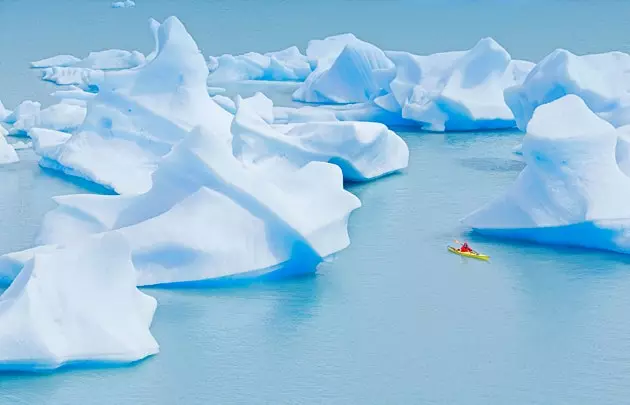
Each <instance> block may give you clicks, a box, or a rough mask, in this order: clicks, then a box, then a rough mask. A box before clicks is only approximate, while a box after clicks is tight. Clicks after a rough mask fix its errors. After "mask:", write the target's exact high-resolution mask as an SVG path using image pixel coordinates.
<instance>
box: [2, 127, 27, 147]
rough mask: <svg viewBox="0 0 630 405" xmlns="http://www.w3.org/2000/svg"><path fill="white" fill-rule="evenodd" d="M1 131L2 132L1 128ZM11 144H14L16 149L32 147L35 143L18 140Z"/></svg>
mask: <svg viewBox="0 0 630 405" xmlns="http://www.w3.org/2000/svg"><path fill="white" fill-rule="evenodd" d="M0 132H2V131H1V130H0ZM11 146H13V149H15V150H22V149H30V148H32V147H33V143H32V142H23V141H17V142H14V143H12V144H11Z"/></svg>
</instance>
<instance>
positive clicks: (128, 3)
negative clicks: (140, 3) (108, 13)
mask: <svg viewBox="0 0 630 405" xmlns="http://www.w3.org/2000/svg"><path fill="white" fill-rule="evenodd" d="M135 5H136V2H135V1H133V0H124V1H115V2H113V3H112V8H129V7H135Z"/></svg>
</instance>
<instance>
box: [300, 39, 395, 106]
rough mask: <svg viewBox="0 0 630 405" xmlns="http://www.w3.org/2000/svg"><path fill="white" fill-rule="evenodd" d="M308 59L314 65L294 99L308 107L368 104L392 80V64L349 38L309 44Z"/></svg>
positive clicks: (377, 51)
mask: <svg viewBox="0 0 630 405" xmlns="http://www.w3.org/2000/svg"><path fill="white" fill-rule="evenodd" d="M307 55H308V57H309V59H310V60H311V61H312V62H313V63H314V64H315V65H316V67H315V70H314V71H313V72H312V73H311V74H310V75H309V76H308V77H307V79H306V81H305V82H304V83H303V84H302V85H301V86H300V87H299V88H298V89H297V90H296V91H295V93H293V99H294V100H297V101H303V102H309V103H327V104H348V103H361V102H366V101H371V100H372V99H374V98H375V97H378V96H380V95H382V94H383V92H384V89H385V88H386V87H387V85H388V83H389V82H390V81H391V80H392V79H393V78H394V75H395V72H396V70H395V66H394V63H393V62H392V61H391V60H389V58H387V56H385V53H384V52H383V51H382V50H380V49H379V48H378V47H376V46H374V45H372V44H370V43H367V42H364V41H361V40H359V39H357V38H356V37H354V35H352V34H344V35H339V36H334V37H328V38H326V39H324V40H318V41H311V42H309V47H308V49H307Z"/></svg>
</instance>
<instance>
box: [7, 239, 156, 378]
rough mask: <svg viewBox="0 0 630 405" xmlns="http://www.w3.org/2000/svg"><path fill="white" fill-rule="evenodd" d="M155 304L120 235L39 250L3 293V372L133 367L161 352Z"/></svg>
mask: <svg viewBox="0 0 630 405" xmlns="http://www.w3.org/2000/svg"><path fill="white" fill-rule="evenodd" d="M156 306H157V303H156V301H155V299H154V298H153V297H150V296H148V295H145V294H143V293H142V292H140V291H139V290H138V289H137V288H136V279H135V274H134V270H133V265H132V263H131V260H130V252H129V247H128V246H127V245H126V243H125V241H124V239H123V238H122V237H120V236H119V235H116V234H115V233H111V234H107V235H104V236H102V237H99V238H92V239H89V240H86V241H83V242H80V243H78V244H77V245H76V247H75V249H72V250H70V249H57V250H51V251H47V252H40V253H38V254H36V255H34V256H33V257H32V258H31V259H30V260H28V262H26V263H25V265H24V269H23V270H22V271H21V272H20V273H19V275H17V277H16V279H15V281H14V282H13V283H12V284H11V286H10V287H9V288H8V289H7V290H6V291H5V292H4V294H2V296H0V370H20V371H48V370H53V369H56V368H59V367H62V366H82V365H86V364H87V365H97V366H98V365H111V364H124V363H131V362H135V361H138V360H141V359H144V358H146V357H147V356H150V355H153V354H155V353H157V352H158V349H159V347H158V344H157V342H156V341H155V339H154V338H153V336H152V335H151V332H150V331H149V327H150V326H151V322H152V320H153V314H154V312H155V309H156Z"/></svg>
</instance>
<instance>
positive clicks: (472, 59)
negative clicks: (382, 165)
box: [375, 38, 534, 132]
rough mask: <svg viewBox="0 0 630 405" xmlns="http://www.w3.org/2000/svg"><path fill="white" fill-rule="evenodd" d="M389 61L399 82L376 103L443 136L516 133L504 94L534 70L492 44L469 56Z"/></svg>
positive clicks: (395, 55) (394, 55) (396, 56)
mask: <svg viewBox="0 0 630 405" xmlns="http://www.w3.org/2000/svg"><path fill="white" fill-rule="evenodd" d="M387 56H388V57H389V58H391V59H392V60H393V61H394V63H395V64H396V71H397V72H396V77H395V78H394V79H393V80H392V81H391V83H390V84H389V90H390V91H389V93H388V94H387V95H385V96H383V97H380V98H378V99H376V100H375V103H376V104H377V105H379V106H381V107H382V108H383V109H385V110H388V111H391V112H397V113H400V114H401V115H402V117H403V118H405V119H408V120H412V121H416V122H418V123H419V124H420V125H421V127H422V128H423V129H427V130H431V131H440V132H441V131H463V130H479V129H502V128H511V127H514V125H515V121H514V115H513V114H512V112H511V111H510V109H509V108H508V106H507V105H506V103H505V101H504V99H503V92H504V90H505V89H506V88H508V87H511V86H514V85H516V84H518V83H520V82H522V81H523V80H524V79H525V77H526V75H527V73H528V72H529V71H530V70H531V69H532V67H533V66H534V64H533V63H530V62H525V61H517V60H512V58H511V57H510V55H509V54H508V53H507V51H506V50H505V49H503V47H501V46H500V45H499V44H498V43H497V42H495V41H494V40H493V39H491V38H485V39H482V40H481V41H479V42H478V43H477V44H476V45H475V46H474V47H473V48H472V49H470V50H469V51H465V52H446V53H438V54H433V55H428V56H416V55H411V54H408V53H404V52H387Z"/></svg>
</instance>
